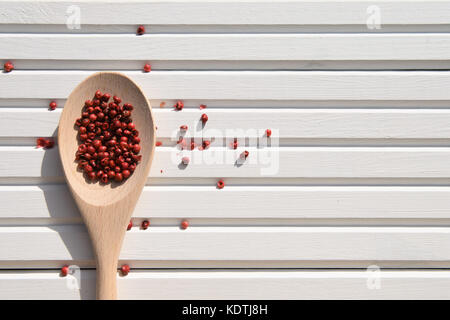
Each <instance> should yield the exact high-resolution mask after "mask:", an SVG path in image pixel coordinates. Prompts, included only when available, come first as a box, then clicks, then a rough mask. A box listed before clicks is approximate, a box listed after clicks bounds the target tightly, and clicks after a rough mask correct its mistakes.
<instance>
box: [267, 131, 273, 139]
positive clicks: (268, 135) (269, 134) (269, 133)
mask: <svg viewBox="0 0 450 320" xmlns="http://www.w3.org/2000/svg"><path fill="white" fill-rule="evenodd" d="M271 135H272V130H270V129H266V136H267V138H269V137H270V136H271Z"/></svg>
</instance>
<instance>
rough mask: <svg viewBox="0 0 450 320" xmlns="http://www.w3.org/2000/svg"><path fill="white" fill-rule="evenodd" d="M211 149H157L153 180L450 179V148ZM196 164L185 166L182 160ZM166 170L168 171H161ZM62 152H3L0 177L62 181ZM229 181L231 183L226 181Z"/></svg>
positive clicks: (13, 149) (6, 149) (8, 149)
mask: <svg viewBox="0 0 450 320" xmlns="http://www.w3.org/2000/svg"><path fill="white" fill-rule="evenodd" d="M246 149H247V150H248V151H249V153H250V155H249V157H248V158H247V160H246V161H245V162H241V161H239V160H238V159H239V157H240V154H241V153H242V152H243V148H242V149H237V150H231V149H229V148H209V149H208V150H205V151H199V150H195V151H185V153H184V152H180V151H179V150H178V149H177V148H175V147H157V148H156V152H155V157H154V159H153V163H152V168H151V170H150V177H155V178H158V177H159V178H168V177H178V178H180V177H189V178H195V177H218V178H227V177H241V178H242V177H264V176H266V177H271V178H448V177H450V166H449V165H448V163H450V149H449V148H443V147H442V148H441V147H438V148H425V147H424V148H411V147H400V148H397V147H386V148H384V147H372V148H370V147H368V148H366V147H348V148H339V147H301V148H294V147H293V148H291V147H283V148H273V147H266V148H258V149H257V148H254V147H250V148H246ZM184 155H189V156H190V158H191V162H190V163H189V165H187V166H181V165H180V162H181V158H182V157H183V156H184ZM161 170H162V172H161ZM62 175H63V172H62V169H61V164H60V160H59V155H58V150H57V148H54V149H50V150H46V151H45V150H42V149H35V148H33V147H0V177H28V178H32V177H36V178H39V177H62ZM225 182H226V180H225Z"/></svg>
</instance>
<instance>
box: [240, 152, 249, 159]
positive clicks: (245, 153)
mask: <svg viewBox="0 0 450 320" xmlns="http://www.w3.org/2000/svg"><path fill="white" fill-rule="evenodd" d="M248 155H249V152H248V151H247V150H245V151H244V152H242V153H241V158H242V159H247V157H248Z"/></svg>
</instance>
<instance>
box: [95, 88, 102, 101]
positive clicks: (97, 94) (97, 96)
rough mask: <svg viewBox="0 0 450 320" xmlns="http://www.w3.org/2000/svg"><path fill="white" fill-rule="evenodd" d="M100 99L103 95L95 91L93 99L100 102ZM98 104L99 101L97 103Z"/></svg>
mask: <svg viewBox="0 0 450 320" xmlns="http://www.w3.org/2000/svg"><path fill="white" fill-rule="evenodd" d="M102 97H103V94H102V92H101V91H100V90H97V91H95V98H97V99H98V100H100V99H101V98H102ZM99 103H100V101H99Z"/></svg>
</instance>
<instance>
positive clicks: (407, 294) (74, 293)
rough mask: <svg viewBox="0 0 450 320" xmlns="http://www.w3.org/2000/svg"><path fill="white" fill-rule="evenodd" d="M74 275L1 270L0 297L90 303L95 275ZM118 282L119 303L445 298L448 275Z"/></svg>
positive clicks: (143, 274) (181, 275) (147, 275)
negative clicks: (123, 301)
mask: <svg viewBox="0 0 450 320" xmlns="http://www.w3.org/2000/svg"><path fill="white" fill-rule="evenodd" d="M79 275H80V282H79V285H80V286H79V289H78V288H77V287H76V286H68V284H70V283H72V282H69V281H71V280H75V279H73V277H71V276H68V277H67V278H62V277H60V275H59V272H58V271H53V270H49V271H34V272H33V271H3V272H0V286H1V288H2V290H1V291H0V299H4V300H9V299H18V300H22V299H52V300H60V299H83V300H86V299H94V298H95V271H93V270H83V269H82V270H81V271H80V273H79ZM117 282H118V283H117V285H118V298H119V299H181V300H186V299H201V300H203V299H204V300H210V299H223V300H230V299H231V300H235V299H267V300H275V299H287V300H289V299H449V298H450V294H449V290H448V287H449V286H450V272H449V271H440V270H434V271H425V270H414V271H407V270H389V271H384V270H381V271H374V272H372V271H371V272H368V271H362V270H354V271H345V270H344V271H338V270H326V271H325V270H320V271H317V270H316V271H315V270H289V271H287V270H286V271H283V270H264V271H263V270H260V271H256V270H228V271H224V270H211V271H208V270H195V271H194V270H190V271H189V270H176V271H167V270H151V271H149V270H132V271H131V273H130V274H128V276H126V277H118V278H117ZM43 287H45V291H44V292H43V290H42V288H43ZM263 305H264V304H263ZM268 312H269V314H270V310H268Z"/></svg>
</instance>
